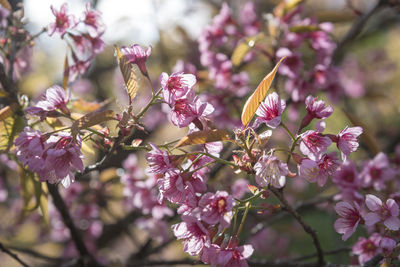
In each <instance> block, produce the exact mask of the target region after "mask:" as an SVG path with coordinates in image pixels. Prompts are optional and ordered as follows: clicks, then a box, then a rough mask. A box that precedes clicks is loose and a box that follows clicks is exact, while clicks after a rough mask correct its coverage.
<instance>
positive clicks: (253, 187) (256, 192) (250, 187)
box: [247, 184, 259, 195]
mask: <svg viewBox="0 0 400 267" xmlns="http://www.w3.org/2000/svg"><path fill="white" fill-rule="evenodd" d="M247 187H248V188H249V190H250V192H251V193H252V194H253V195H256V194H258V192H259V190H258V187H257V186H254V185H251V184H248V185H247Z"/></svg>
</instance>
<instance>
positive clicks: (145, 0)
mask: <svg viewBox="0 0 400 267" xmlns="http://www.w3.org/2000/svg"><path fill="white" fill-rule="evenodd" d="M64 2H67V3H68V10H69V13H71V14H76V15H77V16H79V15H80V14H81V13H82V12H83V10H84V9H85V4H84V1H78V0H68V1H66V0H40V1H38V0H25V2H24V3H25V16H26V17H27V19H28V21H29V24H28V27H29V28H30V29H31V32H33V33H34V32H36V31H39V30H40V29H41V28H42V27H43V26H46V25H48V24H49V23H50V22H51V21H52V20H54V16H53V14H52V13H51V10H50V5H53V6H54V7H55V8H56V9H59V7H60V6H61V5H62V4H63V3H64ZM189 4H190V7H191V8H190V10H191V11H188V10H189V6H188V5H189ZM97 9H98V10H99V11H101V12H102V13H103V20H104V22H105V24H106V26H107V30H106V32H105V35H104V40H105V41H106V43H108V44H110V43H111V44H112V43H115V42H116V41H117V40H121V39H124V40H125V41H127V42H130V43H141V44H143V45H146V44H151V43H155V42H157V40H158V28H157V27H160V28H161V29H166V28H168V27H171V25H173V24H178V25H181V26H183V27H184V28H185V29H187V30H188V32H189V33H190V34H191V35H192V37H194V38H195V37H197V36H199V34H200V32H201V29H202V28H203V26H205V25H206V24H207V23H208V22H209V20H210V14H209V9H208V8H206V6H204V4H202V3H201V1H190V0H189V1H188V0H117V1H116V0H100V1H99V5H98V6H97ZM46 42H47V40H46ZM46 44H47V45H49V43H46Z"/></svg>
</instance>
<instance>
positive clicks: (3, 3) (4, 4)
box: [0, 0, 11, 11]
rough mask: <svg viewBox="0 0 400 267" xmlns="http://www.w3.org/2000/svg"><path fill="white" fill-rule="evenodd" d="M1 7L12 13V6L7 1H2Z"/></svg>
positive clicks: (0, 2)
mask: <svg viewBox="0 0 400 267" xmlns="http://www.w3.org/2000/svg"><path fill="white" fill-rule="evenodd" d="M0 5H2V6H3V7H4V8H6V9H8V10H10V11H11V5H10V3H9V2H8V1H7V0H0Z"/></svg>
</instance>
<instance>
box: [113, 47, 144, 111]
mask: <svg viewBox="0 0 400 267" xmlns="http://www.w3.org/2000/svg"><path fill="white" fill-rule="evenodd" d="M115 51H116V52H117V58H118V63H119V68H120V69H121V73H122V76H123V78H124V81H125V86H126V91H127V92H128V96H129V103H130V104H131V103H132V101H133V99H134V98H135V96H136V93H137V91H138V89H139V87H138V83H137V77H136V73H135V70H134V68H133V66H132V64H131V63H129V61H128V60H127V59H126V57H125V56H124V55H123V54H122V53H121V51H120V50H119V48H118V47H117V46H115Z"/></svg>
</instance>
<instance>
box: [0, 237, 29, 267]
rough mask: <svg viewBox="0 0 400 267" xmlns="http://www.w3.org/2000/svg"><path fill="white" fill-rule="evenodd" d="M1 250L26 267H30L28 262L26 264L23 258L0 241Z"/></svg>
mask: <svg viewBox="0 0 400 267" xmlns="http://www.w3.org/2000/svg"><path fill="white" fill-rule="evenodd" d="M0 250H1V251H3V252H4V253H6V254H7V255H9V256H10V257H11V258H13V259H14V260H16V261H18V263H19V264H21V265H22V266H24V267H29V265H28V264H26V263H25V262H24V261H23V260H21V259H20V258H19V257H18V255H17V254H15V253H13V252H11V251H10V250H9V249H8V248H6V247H5V246H4V245H3V244H2V243H0Z"/></svg>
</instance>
